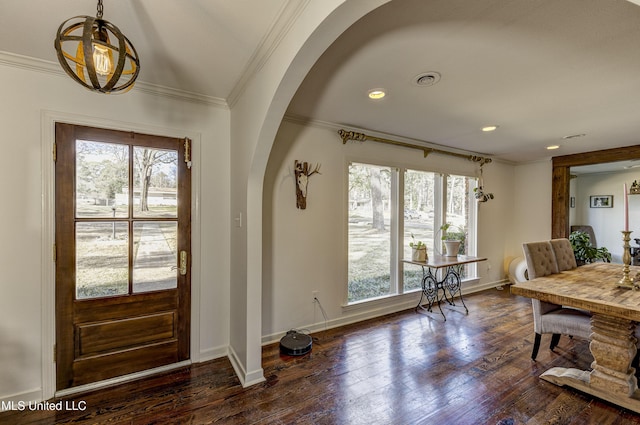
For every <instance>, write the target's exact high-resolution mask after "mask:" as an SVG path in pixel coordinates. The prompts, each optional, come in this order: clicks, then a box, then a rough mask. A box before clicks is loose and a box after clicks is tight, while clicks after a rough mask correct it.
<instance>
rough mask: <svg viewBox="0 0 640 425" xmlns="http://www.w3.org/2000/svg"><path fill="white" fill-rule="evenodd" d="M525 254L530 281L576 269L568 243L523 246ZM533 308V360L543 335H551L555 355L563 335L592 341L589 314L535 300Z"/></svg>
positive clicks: (565, 241) (549, 242)
mask: <svg viewBox="0 0 640 425" xmlns="http://www.w3.org/2000/svg"><path fill="white" fill-rule="evenodd" d="M522 250H523V251H524V258H525V260H526V262H527V271H528V273H529V279H535V278H536V277H542V276H548V275H551V274H555V273H559V272H561V271H563V270H570V269H573V268H576V260H575V256H574V255H573V249H572V248H571V244H570V243H569V240H568V239H556V240H551V241H542V242H529V243H525V244H523V245H522ZM558 258H560V261H558ZM531 304H532V308H533V331H534V333H535V337H534V342H533V350H532V352H531V359H533V360H535V359H536V357H537V355H538V350H539V349H540V342H541V340H542V334H551V343H550V344H549V349H550V350H552V351H553V349H554V348H555V347H556V346H557V345H558V342H560V335H562V334H564V335H569V336H571V337H574V336H576V337H579V338H584V339H589V335H590V334H591V314H590V313H589V312H588V311H584V310H578V309H574V308H570V307H563V306H561V305H557V304H552V303H548V302H543V301H540V300H536V299H533V298H532V299H531Z"/></svg>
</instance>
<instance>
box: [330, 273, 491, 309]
mask: <svg viewBox="0 0 640 425" xmlns="http://www.w3.org/2000/svg"><path fill="white" fill-rule="evenodd" d="M479 282H480V278H479V277H475V278H471V279H465V280H463V281H462V295H465V294H467V293H471V292H476V291H474V286H477V285H478V283H479ZM420 293H421V291H420V289H415V290H413V291H411V292H407V293H404V294H394V295H388V296H384V297H379V298H372V299H369V300H363V301H357V302H354V303H351V304H343V305H342V311H343V312H350V311H359V310H375V309H379V308H383V307H384V308H389V307H390V306H394V305H397V306H403V305H404V304H407V306H406V308H411V307H415V304H416V303H417V302H418V301H419V299H420Z"/></svg>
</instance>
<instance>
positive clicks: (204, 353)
mask: <svg viewBox="0 0 640 425" xmlns="http://www.w3.org/2000/svg"><path fill="white" fill-rule="evenodd" d="M221 357H229V347H228V346H227V345H225V346H221V347H213V348H208V349H206V350H201V351H200V356H199V357H198V361H197V362H196V363H203V362H208V361H210V360H215V359H219V358H221Z"/></svg>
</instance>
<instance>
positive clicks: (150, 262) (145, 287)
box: [133, 221, 178, 293]
mask: <svg viewBox="0 0 640 425" xmlns="http://www.w3.org/2000/svg"><path fill="white" fill-rule="evenodd" d="M177 231H178V223H176V222H158V221H155V222H152V221H139V222H135V223H134V224H133V240H134V247H133V292H134V293H135V292H148V291H157V290H160V289H170V288H176V287H177V284H178V254H177V252H178V248H177Z"/></svg>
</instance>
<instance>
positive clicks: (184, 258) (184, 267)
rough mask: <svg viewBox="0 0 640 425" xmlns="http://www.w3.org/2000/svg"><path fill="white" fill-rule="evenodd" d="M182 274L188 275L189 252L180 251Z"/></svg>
mask: <svg viewBox="0 0 640 425" xmlns="http://www.w3.org/2000/svg"><path fill="white" fill-rule="evenodd" d="M180 274H181V275H182V276H184V275H186V274H187V251H180Z"/></svg>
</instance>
